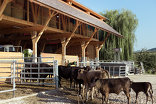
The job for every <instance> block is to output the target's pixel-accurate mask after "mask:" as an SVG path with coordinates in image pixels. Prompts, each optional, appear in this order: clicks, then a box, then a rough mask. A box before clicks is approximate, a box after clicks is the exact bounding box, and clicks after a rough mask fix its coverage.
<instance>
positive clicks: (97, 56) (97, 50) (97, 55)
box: [95, 33, 110, 60]
mask: <svg viewBox="0 0 156 104" xmlns="http://www.w3.org/2000/svg"><path fill="white" fill-rule="evenodd" d="M109 35H110V33H108V34H107V36H106V38H105V39H104V41H103V42H102V43H101V44H100V45H97V46H96V47H95V49H96V59H97V60H99V52H100V50H101V48H102V47H103V45H104V43H105V42H106V40H107V39H108V36H109Z"/></svg>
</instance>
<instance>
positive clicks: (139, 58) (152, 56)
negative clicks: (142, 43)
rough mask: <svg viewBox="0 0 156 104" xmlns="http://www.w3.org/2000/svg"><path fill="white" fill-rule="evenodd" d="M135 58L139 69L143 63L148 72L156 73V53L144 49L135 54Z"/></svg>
mask: <svg viewBox="0 0 156 104" xmlns="http://www.w3.org/2000/svg"><path fill="white" fill-rule="evenodd" d="M134 58H135V63H137V65H138V67H139V66H140V62H143V65H144V68H145V71H146V72H152V71H153V72H156V53H152V52H148V51H147V50H146V49H142V50H141V51H140V52H136V53H135V54H134Z"/></svg>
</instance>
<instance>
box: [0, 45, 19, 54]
mask: <svg viewBox="0 0 156 104" xmlns="http://www.w3.org/2000/svg"><path fill="white" fill-rule="evenodd" d="M0 51H1V52H22V46H11V45H8V46H7V45H4V46H3V45H1V46H0Z"/></svg>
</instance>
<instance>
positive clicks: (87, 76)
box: [77, 69, 109, 100]
mask: <svg viewBox="0 0 156 104" xmlns="http://www.w3.org/2000/svg"><path fill="white" fill-rule="evenodd" d="M107 74H108V73H106V72H105V71H101V70H90V71H87V70H84V69H80V70H79V72H78V76H77V79H82V80H83V82H84V85H85V87H86V100H88V94H89V88H91V90H92V97H91V98H92V99H93V93H94V91H93V90H94V88H93V87H91V86H90V85H91V83H92V82H93V81H94V80H96V79H100V78H102V79H103V78H109V75H107ZM83 97H84V88H83Z"/></svg>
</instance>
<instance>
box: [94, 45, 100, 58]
mask: <svg viewBox="0 0 156 104" xmlns="http://www.w3.org/2000/svg"><path fill="white" fill-rule="evenodd" d="M95 51H96V60H99V52H100V49H99V46H96V47H95Z"/></svg>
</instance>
